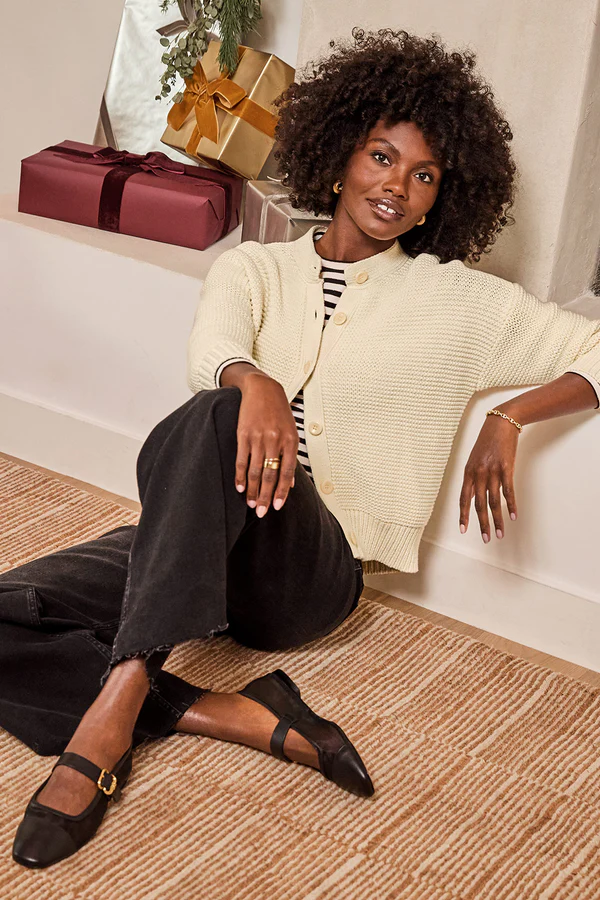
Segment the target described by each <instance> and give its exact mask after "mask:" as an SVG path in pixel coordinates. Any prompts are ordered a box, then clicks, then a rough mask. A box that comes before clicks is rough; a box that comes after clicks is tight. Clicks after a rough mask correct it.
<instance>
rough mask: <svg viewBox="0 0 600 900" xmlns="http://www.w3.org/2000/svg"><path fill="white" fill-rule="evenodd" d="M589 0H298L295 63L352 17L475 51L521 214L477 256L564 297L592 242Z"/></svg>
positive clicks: (589, 265) (595, 119)
mask: <svg viewBox="0 0 600 900" xmlns="http://www.w3.org/2000/svg"><path fill="white" fill-rule="evenodd" d="M597 7H598V0H573V2H570V3H566V2H564V0H505V2H503V3H498V2H496V0H454V2H453V3H447V2H442V0H419V2H411V3H406V2H404V3H401V4H400V3H398V2H397V0H378V2H377V3H371V4H368V5H367V4H365V3H364V2H363V0H325V2H324V0H305V2H304V9H303V18H302V23H301V31H300V44H299V48H298V60H297V65H298V67H301V66H302V65H303V64H304V63H305V62H306V61H307V60H308V59H311V58H312V57H313V56H315V55H320V54H321V53H328V52H330V48H329V46H328V44H329V40H330V39H331V38H337V37H348V38H349V37H350V33H351V30H352V27H353V26H355V25H357V26H360V27H362V28H365V29H366V30H370V29H377V28H382V27H393V28H396V29H397V28H405V29H406V30H407V31H412V32H415V33H417V34H420V35H423V36H425V35H428V34H431V33H437V34H440V35H441V36H442V38H443V39H444V41H445V42H446V43H447V44H448V46H450V47H452V48H454V47H456V48H464V47H465V46H470V47H471V48H473V49H475V50H476V51H477V54H478V58H479V63H480V70H481V71H482V72H483V73H484V75H485V77H486V78H487V79H488V81H490V82H491V84H492V85H493V87H494V90H495V94H496V99H497V101H498V103H499V105H500V106H501V107H502V108H503V109H504V112H505V114H506V116H507V118H508V121H509V122H510V124H511V126H512V128H513V131H514V135H515V140H514V152H515V155H516V158H517V162H518V165H519V168H520V172H521V178H520V191H519V198H518V201H517V204H516V207H515V217H516V219H517V222H516V224H515V225H514V226H512V227H511V228H509V229H507V230H506V231H505V233H504V234H503V235H502V236H501V238H500V239H499V240H498V243H497V245H496V247H495V249H494V250H493V252H492V254H491V255H490V256H489V257H486V258H485V259H484V260H483V261H482V263H481V264H480V265H481V267H482V268H485V269H487V270H488V271H493V272H495V273H496V274H498V275H501V276H503V277H505V278H510V279H511V280H515V281H519V282H521V283H522V284H523V285H524V286H525V287H526V288H527V289H528V290H531V291H533V292H535V293H536V294H537V295H538V296H540V297H541V298H543V299H545V298H548V297H551V298H552V299H555V300H556V301H557V302H559V303H561V304H564V303H567V302H568V301H569V300H571V299H573V297H574V296H576V295H577V294H579V293H581V292H583V291H584V290H585V287H586V286H587V284H588V283H589V280H590V277H591V272H592V269H593V260H594V258H595V254H596V248H597V247H598V244H599V243H600V204H599V203H598V201H597V196H598V194H597V191H598V189H599V188H600V166H599V165H598V157H597V149H596V148H597V146H598V137H599V135H598V129H599V127H600V110H599V109H598V104H597V103H596V104H593V103H591V102H590V101H591V99H592V93H593V92H594V90H596V84H597V79H598V74H597V71H596V68H594V67H595V66H596V67H597V65H598V46H597V30H596V29H595V25H594V21H595V19H596V14H597V11H598V10H597ZM595 31H596V35H595ZM595 36H596V40H594V37H595ZM593 77H595V78H596V83H594V82H593ZM596 95H597V91H596ZM582 123H584V124H582ZM594 164H595V165H594ZM598 315H600V310H599V312H598Z"/></svg>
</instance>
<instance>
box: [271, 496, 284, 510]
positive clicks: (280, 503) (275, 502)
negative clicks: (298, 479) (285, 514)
mask: <svg viewBox="0 0 600 900" xmlns="http://www.w3.org/2000/svg"><path fill="white" fill-rule="evenodd" d="M273 506H274V507H275V509H281V507H282V506H283V500H282V499H281V497H278V498H277V500H273Z"/></svg>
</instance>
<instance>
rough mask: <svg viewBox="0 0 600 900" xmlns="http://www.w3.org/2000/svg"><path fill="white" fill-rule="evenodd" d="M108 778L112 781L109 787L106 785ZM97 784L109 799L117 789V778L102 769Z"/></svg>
mask: <svg viewBox="0 0 600 900" xmlns="http://www.w3.org/2000/svg"><path fill="white" fill-rule="evenodd" d="M107 778H108V779H110V780H109V784H108V786H107V785H106V784H105V783H104V782H105V780H106V779H107ZM96 784H97V786H98V787H99V788H100V790H101V791H103V793H105V794H106V796H107V797H110V796H112V794H114V792H115V791H116V789H117V776H116V775H113V774H112V772H109V771H108V769H102V771H101V772H100V776H99V778H98V781H97V782H96Z"/></svg>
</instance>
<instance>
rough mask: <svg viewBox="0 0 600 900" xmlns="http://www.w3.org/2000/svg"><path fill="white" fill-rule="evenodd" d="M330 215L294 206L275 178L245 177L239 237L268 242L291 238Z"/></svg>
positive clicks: (325, 221)
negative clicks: (322, 214)
mask: <svg viewBox="0 0 600 900" xmlns="http://www.w3.org/2000/svg"><path fill="white" fill-rule="evenodd" d="M329 222H331V219H329V218H326V217H324V216H315V215H313V213H310V212H306V211H305V210H303V209H295V208H294V207H293V206H292V205H291V203H290V202H289V194H288V191H287V189H286V188H284V187H283V185H282V184H281V183H280V182H279V181H276V180H268V181H258V180H257V181H248V182H247V184H246V196H245V203H244V216H243V219H242V241H258V242H259V243H260V244H270V243H273V242H274V241H286V242H287V241H295V240H296V238H299V237H301V236H302V235H303V234H306V232H307V231H308V229H309V228H311V227H312V226H313V225H317V224H319V223H322V224H328V223H329Z"/></svg>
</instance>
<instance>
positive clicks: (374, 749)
mask: <svg viewBox="0 0 600 900" xmlns="http://www.w3.org/2000/svg"><path fill="white" fill-rule="evenodd" d="M0 500H1V514H2V532H1V534H2V550H1V554H0V557H1V559H2V563H3V566H4V567H5V568H10V567H12V566H13V565H16V564H18V563H20V562H23V561H24V560H26V559H30V558H33V557H35V556H37V555H41V554H42V553H47V552H50V551H51V550H55V549H59V548H60V547H62V546H67V545H68V544H72V543H76V542H78V541H80V540H85V539H87V538H89V537H93V536H96V535H99V534H102V533H103V532H104V531H107V530H109V529H110V528H113V527H116V525H118V524H122V523H126V522H132V521H135V520H136V514H135V513H132V512H130V511H129V510H126V509H121V508H120V507H118V506H117V505H115V504H114V503H110V502H107V501H104V500H100V499H98V498H96V497H93V496H90V495H89V494H87V493H85V492H83V491H79V490H76V489H74V488H72V487H69V486H66V485H63V484H61V483H60V482H58V481H57V480H55V479H51V478H47V477H46V476H45V475H43V474H40V473H36V472H31V471H30V470H27V469H25V468H22V467H19V466H17V465H14V464H12V463H6V462H5V461H2V460H0ZM277 666H281V667H283V668H284V669H285V670H286V671H287V672H289V673H290V675H291V676H292V677H293V678H294V679H295V680H296V681H297V682H298V683H299V685H300V686H301V688H302V692H303V697H305V699H306V700H307V701H308V702H309V703H310V704H311V705H312V706H313V707H314V708H315V710H317V711H318V712H319V713H320V714H321V715H324V716H326V717H328V718H332V719H334V720H335V721H337V722H339V723H340V725H341V726H342V727H343V728H344V729H345V730H346V731H347V732H348V734H349V735H350V736H351V737H352V738H353V740H354V741H355V743H356V745H357V747H358V749H359V751H360V752H361V754H362V755H363V758H364V759H365V761H366V763H367V766H368V768H369V771H370V773H371V775H372V778H373V781H374V783H375V787H376V794H375V796H374V797H373V798H371V799H369V800H361V799H360V798H358V797H353V796H351V795H349V794H346V793H344V792H343V791H341V790H340V789H339V788H337V787H336V785H334V784H332V783H331V782H328V781H326V780H325V779H324V778H323V777H322V776H321V775H320V774H319V773H317V772H315V771H313V770H311V769H309V768H306V767H303V766H299V765H287V764H285V763H281V762H279V761H277V760H275V759H273V758H272V757H270V756H268V755H265V754H262V753H259V752H258V751H255V750H252V749H249V748H246V747H242V746H239V745H236V744H226V743H220V742H217V741H213V740H209V739H206V738H193V737H187V736H179V735H178V736H173V737H170V738H167V739H164V740H162V741H159V742H155V743H152V744H148V745H146V746H144V747H142V748H140V750H139V751H138V753H137V755H136V758H135V761H134V773H133V776H132V780H131V782H130V785H129V786H128V788H127V790H126V792H125V795H124V799H123V802H122V803H121V804H120V805H118V806H115V807H114V809H112V810H111V812H110V814H109V815H107V817H106V818H105V820H104V822H103V824H102V827H101V829H100V831H99V832H98V835H97V836H96V837H95V838H94V840H93V841H92V842H90V844H88V845H87V846H86V847H84V848H83V850H81V851H80V852H79V853H78V854H77V855H76V856H75V857H72V858H71V859H69V860H66V861H64V862H63V863H60V864H58V865H57V866H55V867H53V868H51V869H48V870H45V871H41V872H36V871H28V870H25V869H22V868H20V867H19V866H17V865H15V864H13V863H12V860H11V858H10V848H11V843H12V838H13V835H14V831H15V828H16V826H17V823H18V821H19V819H20V816H21V815H22V812H23V809H24V806H25V804H26V802H27V800H28V798H29V796H30V794H31V793H32V792H33V790H34V789H35V788H36V787H37V785H38V784H39V783H40V782H41V781H42V780H43V778H44V777H45V776H46V774H47V773H48V771H49V768H50V765H51V762H52V760H49V759H48V758H46V759H43V758H40V757H36V756H35V755H34V754H33V753H32V752H30V751H29V750H28V749H26V748H25V747H24V746H23V745H21V744H19V743H18V742H17V741H16V740H15V739H14V738H12V737H10V736H9V735H7V734H1V735H0V792H1V793H0V796H1V798H2V799H1V804H2V808H3V815H2V817H1V822H0V896H1V897H2V898H5V900H6V898H8V900H13V898H14V900H26V898H27V900H55V898H61V900H75V898H86V900H115V898H119V900H142V898H143V900H159V898H160V900H164V898H180V897H181V898H203V900H230V898H231V900H233V898H235V900H238V898H239V900H267V898H268V900H292V898H293V900H317V898H335V900H375V898H376V900H392V898H393V900H492V898H493V900H534V898H535V900H595V898H600V855H599V853H598V847H599V845H600V731H599V724H600V697H599V693H600V692H599V691H598V690H597V689H593V688H591V687H589V686H587V685H585V684H583V683H580V682H578V681H576V680H574V679H572V678H569V677H567V676H565V675H561V674H558V673H556V672H552V671H550V670H548V669H545V668H542V667H540V666H537V665H532V664H531V663H528V662H524V661H522V660H520V659H517V658H515V657H513V656H511V655H510V654H508V653H503V652H499V651H497V650H494V649H491V648H490V647H488V646H486V645H484V644H482V643H479V642H478V641H476V640H473V639H471V638H468V637H465V636H462V635H458V634H455V633H453V632H451V631H449V630H446V629H445V628H442V627H439V626H437V625H433V624H431V623H428V622H425V621H423V620H421V619H420V618H418V617H416V616H411V615H407V614H405V613H403V612H398V611H395V610H390V609H387V608H385V607H383V606H381V605H379V604H376V603H374V602H371V601H368V600H365V599H363V600H361V602H360V604H359V607H358V609H357V611H356V612H355V613H354V615H353V616H351V618H350V619H349V620H347V621H346V623H344V625H342V626H341V627H340V628H339V629H338V630H337V631H336V632H334V634H332V635H331V636H329V637H327V638H325V639H323V640H320V641H317V642H314V643H313V644H312V645H308V646H307V647H305V648H303V649H301V650H298V651H295V652H287V653H259V652H255V651H251V650H248V649H245V648H243V647H240V646H238V645H236V644H235V643H234V642H233V641H232V640H231V639H229V638H224V637H220V638H216V639H213V640H212V641H211V640H206V641H200V642H196V643H194V644H193V645H185V646H183V647H181V648H179V649H178V651H177V652H176V653H175V654H173V656H172V657H171V658H170V660H169V668H171V669H172V670H173V671H176V672H178V673H181V674H185V677H186V678H188V679H190V680H192V681H196V683H198V684H203V685H206V686H208V687H212V688H214V689H217V690H218V689H227V690H236V689H237V688H239V687H241V686H242V685H244V684H246V682H247V681H249V680H250V679H251V678H253V677H255V676H256V675H258V674H261V673H264V672H268V671H270V670H272V669H274V668H276V667H277ZM26 675H27V673H25V672H24V673H23V677H26Z"/></svg>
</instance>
